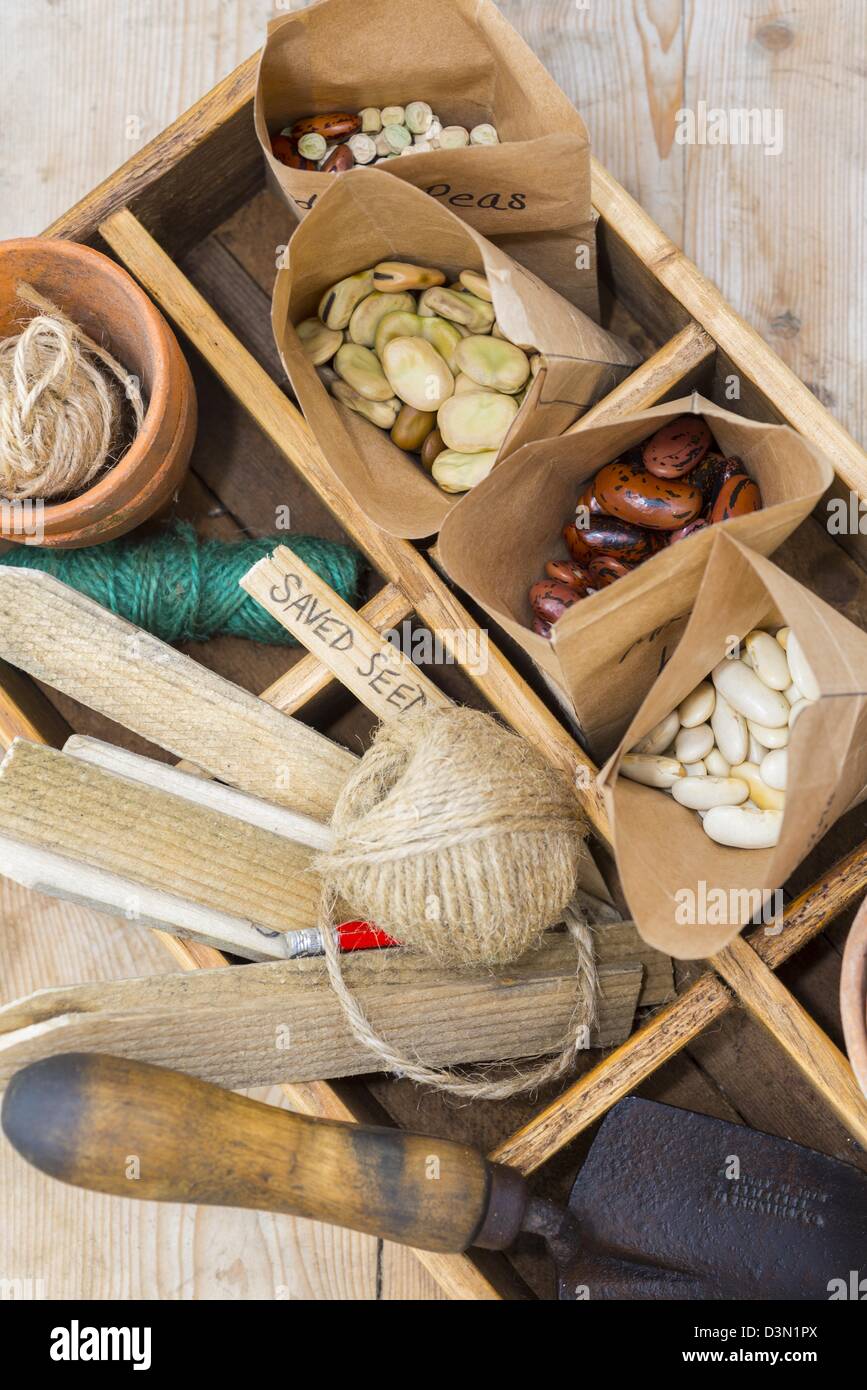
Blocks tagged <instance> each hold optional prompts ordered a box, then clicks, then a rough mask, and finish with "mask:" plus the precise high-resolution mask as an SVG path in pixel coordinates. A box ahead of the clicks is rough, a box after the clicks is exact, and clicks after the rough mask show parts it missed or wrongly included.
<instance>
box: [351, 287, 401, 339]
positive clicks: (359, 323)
mask: <svg viewBox="0 0 867 1390" xmlns="http://www.w3.org/2000/svg"><path fill="white" fill-rule="evenodd" d="M414 308H415V300H414V299H413V297H412V295H411V294H379V293H378V292H377V291H376V290H374V292H373V294H369V295H368V296H367V298H366V299H362V301H361V303H360V304H359V306H358V308H357V309H356V310H355V311H354V312H353V315H352V318H351V319H350V320H349V336H350V338H351V340H352V342H353V343H361V344H362V346H363V347H369V348H372V347H373V345H374V343H375V342H376V330H377V329H378V327H379V325H380V323H381V322H382V320H383V319H384V318H385V317H386V315H388V314H394V313H400V312H406V313H411V312H412V310H413V309H414Z"/></svg>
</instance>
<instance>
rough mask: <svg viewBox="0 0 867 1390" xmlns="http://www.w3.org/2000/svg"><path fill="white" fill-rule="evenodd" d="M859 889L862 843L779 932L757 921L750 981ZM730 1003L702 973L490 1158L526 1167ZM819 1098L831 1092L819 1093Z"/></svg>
mask: <svg viewBox="0 0 867 1390" xmlns="http://www.w3.org/2000/svg"><path fill="white" fill-rule="evenodd" d="M865 890H867V842H865V843H864V844H861V845H859V846H858V848H857V849H855V850H853V851H852V853H851V854H849V855H847V856H846V857H845V858H844V859H841V860H839V861H838V863H836V864H834V865H833V866H832V867H831V868H830V869H829V870H828V871H827V873H825V874H823V875H822V877H821V878H819V879H817V880H816V882H815V883H814V884H812V885H811V887H809V888H808V889H806V891H805V892H804V893H802V894H801V895H800V896H799V897H797V898H796V899H795V900H794V902H792V903H790V905H789V906H788V907H787V909H786V912H785V918H784V926H783V930H782V931H781V932H780V933H779V935H777V936H768V935H767V934H766V933H765V929H764V927H759V928H757V929H756V930H755V931H754V932H752V933H751V934H750V936H749V937H748V938H747V941H748V942H749V945H745V949H746V950H750V951H752V952H753V953H754V954H755V955H756V957H757V958H758V960H759V962H760V968H759V969H756V968H755V967H752V968H751V969H750V971H749V979H750V981H751V982H752V981H754V979H755V978H756V977H757V976H763V974H764V971H763V969H762V968H761V965H762V963H763V964H764V966H767V967H768V968H769V969H771V970H776V969H777V968H778V967H779V966H780V965H782V964H783V962H784V961H786V960H788V959H789V958H790V956H793V955H795V954H796V953H797V952H798V951H799V950H800V949H801V947H802V946H804V945H806V943H807V942H808V941H810V940H811V939H812V938H813V937H814V936H816V935H817V934H818V933H819V932H820V931H821V930H822V928H823V927H824V926H825V925H826V924H827V923H828V922H830V921H831V920H832V919H833V918H834V917H836V916H837V914H838V913H840V912H842V911H843V910H844V909H845V908H846V907H848V906H849V905H850V903H852V902H854V901H855V899H856V898H858V897H859V896H861V895H862V894H863V893H864V892H865ZM752 987H753V986H752V985H751V986H750V989H752ZM787 998H788V999H791V996H788V995H787ZM791 1002H792V1004H793V1005H794V1006H795V1008H796V1009H797V1008H798V1007H799V1006H798V1005H797V1004H796V1003H795V1001H794V1000H792V1001H791ZM733 1003H734V998H733V996H732V995H731V994H730V993H729V991H728V990H727V989H726V987H725V985H724V984H723V983H722V981H721V980H720V978H719V976H718V975H717V974H716V973H715V972H714V971H707V972H706V973H705V974H703V975H702V976H700V978H699V979H698V980H696V982H695V983H694V984H693V985H691V986H690V987H689V988H688V989H687V990H685V991H684V992H683V993H682V994H680V995H679V996H678V998H677V999H676V1000H675V1001H674V1003H672V1004H670V1005H669V1006H668V1007H667V1008H665V1009H662V1010H661V1011H660V1012H659V1013H657V1014H655V1015H654V1017H653V1018H652V1019H651V1020H650V1022H649V1023H647V1024H645V1026H644V1027H643V1028H641V1029H639V1030H638V1032H636V1033H633V1035H632V1037H631V1038H630V1039H629V1041H628V1042H626V1043H624V1044H623V1046H622V1047H619V1048H618V1049H617V1050H616V1051H615V1052H612V1053H611V1054H610V1056H608V1057H606V1058H605V1060H604V1061H603V1062H600V1064H599V1065H598V1066H596V1067H594V1068H593V1070H592V1071H589V1072H587V1074H586V1075H585V1076H582V1077H581V1079H580V1081H577V1082H576V1083H575V1085H574V1086H570V1087H569V1088H568V1090H566V1091H564V1092H563V1094H562V1095H561V1096H558V1097H557V1099H556V1100H555V1101H554V1102H553V1103H552V1104H551V1105H548V1106H545V1107H544V1109H543V1110H541V1111H540V1112H539V1114H538V1115H536V1116H534V1118H533V1119H532V1120H530V1122H529V1123H528V1124H526V1125H523V1126H522V1127H521V1129H519V1130H518V1131H517V1132H516V1133H515V1134H513V1135H511V1136H510V1138H508V1139H507V1140H505V1142H504V1143H502V1144H500V1145H499V1146H498V1148H497V1149H496V1150H495V1152H494V1153H493V1154H492V1155H491V1157H492V1158H495V1159H497V1160H498V1161H499V1162H501V1163H509V1164H512V1165H513V1166H514V1167H516V1168H519V1169H520V1170H521V1172H524V1173H531V1172H533V1171H534V1170H535V1169H536V1168H538V1167H540V1166H541V1165H542V1164H543V1163H545V1162H546V1161H547V1160H548V1159H549V1158H551V1157H552V1155H553V1154H555V1153H556V1152H557V1151H558V1150H559V1149H561V1148H562V1147H563V1145H564V1144H568V1143H569V1142H570V1140H572V1139H574V1138H575V1136H576V1135H577V1134H580V1133H581V1131H582V1130H584V1129H587V1127H588V1126H589V1125H591V1124H593V1122H594V1121H595V1120H598V1119H599V1118H600V1116H602V1115H604V1114H605V1112H606V1110H609V1109H610V1108H611V1106H612V1105H614V1104H616V1102H617V1101H618V1100H622V1098H623V1097H624V1096H626V1095H629V1094H630V1092H631V1091H634V1090H635V1089H636V1087H638V1086H640V1085H641V1083H642V1082H643V1081H646V1080H647V1078H648V1077H649V1076H650V1075H651V1074H652V1073H653V1072H654V1071H656V1069H657V1067H660V1066H662V1064H663V1063H664V1062H667V1061H668V1060H669V1059H670V1058H671V1057H674V1056H675V1055H676V1054H677V1053H678V1052H679V1051H680V1050H681V1049H682V1048H684V1047H685V1046H686V1044H687V1043H688V1042H690V1041H691V1040H692V1039H693V1038H696V1037H698V1035H699V1033H702V1032H703V1031H704V1030H705V1029H706V1028H709V1027H710V1026H711V1025H712V1024H713V1023H715V1022H717V1020H718V1019H720V1018H721V1017H722V1015H723V1014H724V1013H725V1012H726V1010H727V1009H728V1008H730V1007H731V1005H732V1004H733ZM787 1007H788V1005H787ZM758 1016H759V1015H758V1014H757V1017H758ZM761 1022H762V1023H763V1024H764V1026H765V1027H768V1026H769V1024H768V1021H767V1020H766V1019H764V1018H762V1019H761ZM776 1026H777V1025H776V1023H775V1024H774V1027H776ZM787 1050H788V1049H787ZM811 1079H812V1078H811ZM826 1099H830V1098H829V1097H827V1096H826Z"/></svg>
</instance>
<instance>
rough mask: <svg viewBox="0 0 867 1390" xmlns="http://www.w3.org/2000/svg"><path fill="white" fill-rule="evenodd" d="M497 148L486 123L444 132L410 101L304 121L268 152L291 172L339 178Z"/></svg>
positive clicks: (429, 110)
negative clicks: (364, 169)
mask: <svg viewBox="0 0 867 1390" xmlns="http://www.w3.org/2000/svg"><path fill="white" fill-rule="evenodd" d="M499 142H500V137H499V135H498V134H497V130H496V127H495V126H492V125H489V124H488V123H487V122H485V123H483V124H482V125H477V126H474V127H473V129H472V130H467V128H466V126H462V125H447V126H444V125H443V123H442V121H441V120H440V118H439V116H436V115H435V114H434V111H433V107H431V106H429V105H428V103H427V102H426V101H411V102H410V103H409V105H408V106H383V107H379V106H365V107H364V109H363V110H362V111H359V112H358V114H357V115H352V114H351V113H350V112H347V111H333V112H331V113H330V114H329V115H326V116H305V117H304V118H303V119H302V120H300V121H295V123H294V124H293V125H291V126H286V127H284V129H283V130H281V131H280V134H279V135H274V136H272V137H271V149H272V151H273V154H274V157H275V159H279V160H280V163H281V164H286V165H288V167H289V168H291V169H309V170H313V169H318V170H320V171H321V172H322V173H325V174H339V173H342V172H343V171H344V170H345V169H352V168H353V167H354V166H355V165H356V164H361V165H364V164H382V163H384V162H385V160H387V159H399V158H400V156H401V155H405V154H425V153H427V152H428V151H430V150H459V149H463V148H464V147H465V146H467V145H498V144H499Z"/></svg>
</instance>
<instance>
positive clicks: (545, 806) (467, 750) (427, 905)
mask: <svg viewBox="0 0 867 1390" xmlns="http://www.w3.org/2000/svg"><path fill="white" fill-rule="evenodd" d="M331 829H332V833H333V836H334V843H333V849H332V850H331V852H330V853H329V854H328V855H326V856H324V857H323V859H322V860H321V861H320V864H321V869H322V873H323V875H324V878H325V881H326V883H327V884H328V885H329V886H330V887H331V888H332V889H333V890H334V891H335V892H336V893H338V894H339V895H340V897H341V898H343V899H345V901H346V902H347V903H348V904H349V905H350V906H351V907H352V910H353V912H356V913H358V914H359V915H361V916H363V917H365V918H366V919H369V920H370V921H372V922H381V923H383V924H387V928H388V931H389V933H390V934H391V935H393V936H394V937H395V938H396V939H397V940H398V941H400V942H401V943H402V944H403V945H406V946H414V947H416V948H417V949H418V950H420V951H425V952H426V953H427V954H428V955H430V956H433V957H434V959H435V960H437V961H439V963H440V964H441V965H445V966H452V967H454V966H473V965H492V966H493V965H506V964H508V962H509V961H513V960H516V959H517V957H518V956H520V955H523V953H524V952H525V951H526V950H528V949H529V947H530V946H532V945H533V944H534V943H535V942H536V941H538V939H539V937H540V936H541V934H542V932H544V931H545V930H546V929H547V928H548V927H550V926H552V924H553V923H555V922H558V921H560V920H561V919H562V913H563V910H564V908H565V907H566V906H567V904H568V903H569V901H570V899H571V898H572V895H573V893H574V890H575V880H576V876H577V872H578V865H579V863H580V861H581V858H582V856H583V853H584V846H583V836H582V830H581V819H580V815H579V811H578V807H577V804H576V801H575V797H574V795H573V794H572V793H571V792H570V790H569V786H568V784H567V782H566V780H565V778H563V777H562V775H560V774H558V773H556V772H555V771H554V769H553V768H551V767H549V766H548V764H547V763H546V762H544V760H543V759H542V758H541V757H540V756H539V755H538V754H537V753H536V752H535V751H534V750H533V749H532V748H531V747H530V745H529V744H527V743H525V742H524V740H523V739H521V738H518V736H517V735H516V734H513V733H510V732H509V730H507V729H505V728H503V726H502V725H500V724H499V723H497V721H496V720H494V719H493V718H491V717H490V716H489V715H486V714H481V713H479V712H478V711H477V710H470V709H459V708H457V707H454V708H442V709H427V710H425V711H423V712H421V713H419V714H417V715H413V714H412V713H409V714H407V715H406V716H404V717H403V718H400V719H397V720H395V721H394V722H392V723H388V724H384V725H383V726H382V727H381V728H380V730H379V732H378V733H377V736H376V738H375V740H374V742H373V744H372V745H371V747H370V748H369V749H368V751H367V753H366V754H365V755H364V757H363V758H362V760H361V762H360V763H359V765H358V769H357V771H356V772H355V773H354V774H353V776H352V777H351V778H350V779H349V782H348V783H347V784H346V786H345V787H344V788H343V791H342V793H341V795H340V798H339V800H338V802H337V805H336V807H335V810H334V814H333V816H332V820H331Z"/></svg>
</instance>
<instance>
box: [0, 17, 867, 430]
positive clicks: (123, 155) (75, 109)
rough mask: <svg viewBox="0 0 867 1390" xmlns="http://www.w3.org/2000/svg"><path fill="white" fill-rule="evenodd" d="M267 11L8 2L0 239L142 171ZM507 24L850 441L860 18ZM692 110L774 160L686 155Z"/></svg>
mask: <svg viewBox="0 0 867 1390" xmlns="http://www.w3.org/2000/svg"><path fill="white" fill-rule="evenodd" d="M303 7H304V4H303V0H282V3H281V5H280V9H281V11H286V10H292V9H301V8H303ZM274 9H275V6H274V5H273V3H272V2H271V0H243V3H238V4H233V5H227V4H224V3H223V0H184V4H183V5H179V4H177V3H175V0H114V3H113V4H111V5H105V4H104V3H103V2H102V0H6V3H5V4H4V6H3V13H2V21H0V22H2V28H3V34H4V42H3V43H2V45H0V91H2V92H3V98H2V102H3V121H2V124H0V144H2V158H0V194H2V195H3V196H0V236H2V237H9V236H21V235H29V234H34V233H36V232H37V231H38V230H39V229H40V228H41V227H43V226H46V225H47V224H48V223H49V222H50V221H51V220H52V219H53V218H54V217H56V216H57V215H58V214H59V213H61V212H62V211H63V210H64V209H65V208H66V207H68V206H69V205H70V204H71V203H72V202H74V201H75V200H76V199H77V198H79V197H81V196H82V194H84V193H85V192H86V191H87V190H88V189H89V188H91V187H92V186H93V185H94V184H95V183H96V182H98V181H99V180H100V179H101V178H103V177H105V176H106V175H107V174H109V173H110V172H111V171H112V169H114V168H116V167H117V166H118V165H119V164H121V163H122V162H123V161H124V160H125V159H127V158H128V157H129V155H130V154H133V153H135V152H136V151H137V150H139V149H141V148H142V147H143V146H144V145H145V144H146V142H147V141H148V140H150V139H152V138H153V136H154V135H156V134H158V132H159V131H160V130H161V129H163V127H164V126H166V125H167V124H168V123H169V122H170V121H171V120H173V119H174V118H175V116H177V115H178V114H180V112H181V111H183V110H185V109H186V108H187V107H188V106H190V105H191V104H192V103H193V102H194V101H195V100H196V98H197V97H199V96H201V95H202V94H203V93H204V92H205V91H207V90H208V89H209V88H210V87H211V86H213V85H214V83H215V82H217V81H218V80H219V79H220V78H221V77H223V76H225V75H226V74H227V73H229V72H230V71H231V70H232V69H233V68H234V67H235V66H236V65H237V64H238V63H239V62H241V61H242V60H243V59H244V58H246V57H247V55H248V54H250V53H252V52H253V50H254V49H256V48H257V47H258V46H259V44H260V43H261V41H262V36H263V34H264V27H265V22H266V20H267V18H268V16H269V15H270V14H271V13H272V12H273V11H274ZM500 9H501V10H502V12H503V14H504V15H505V16H506V17H507V18H508V19H509V20H510V21H511V23H512V24H514V25H515V26H516V28H517V29H518V30H519V31H520V32H521V33H522V34H523V36H524V37H525V38H526V39H527V41H528V42H529V43H530V45H531V47H533V48H534V49H535V51H536V52H537V53H538V54H539V56H540V58H541V59H542V61H543V62H544V63H545V64H546V66H547V67H548V68H549V69H550V71H551V72H552V73H553V75H554V77H555V78H556V80H557V81H558V82H559V83H560V85H561V87H562V88H563V89H564V91H565V92H566V93H567V94H568V95H569V96H570V97H571V98H572V99H573V101H575V103H576V104H577V106H578V108H579V110H580V111H581V114H582V115H583V117H584V119H585V121H586V122H587V125H588V127H589V129H590V134H591V139H592V143H593V150H594V153H595V154H596V155H597V156H598V157H599V159H601V161H602V163H603V164H605V165H607V167H608V168H609V169H610V170H611V172H612V173H613V174H614V175H615V176H616V177H617V178H618V179H619V180H620V181H621V183H623V184H624V185H625V187H626V188H627V189H628V190H629V192H630V193H632V194H633V195H634V196H635V197H637V199H638V201H639V202H640V203H641V204H642V205H643V206H644V207H645V208H646V209H647V211H648V212H649V213H650V214H651V216H652V217H654V218H655V219H656V221H657V222H659V223H660V225H661V226H662V227H663V229H664V230H665V231H666V232H667V233H668V234H669V235H670V236H671V237H672V238H673V239H674V240H675V241H676V242H677V243H678V244H679V245H681V246H683V248H684V250H685V251H686V252H687V254H688V255H689V256H691V257H692V259H693V260H695V261H696V262H697V263H698V265H699V267H700V269H701V270H702V271H703V272H704V274H705V275H707V276H708V277H709V278H710V279H711V280H712V281H714V282H715V283H716V284H717V285H718V286H719V288H720V289H721V291H722V292H723V294H724V295H725V297H726V298H727V299H728V300H729V301H730V303H731V304H732V305H733V307H734V308H735V309H737V310H739V311H740V312H741V313H742V314H743V315H744V317H745V318H746V319H747V321H748V322H749V323H751V324H752V325H753V326H754V327H755V328H757V329H758V330H759V332H760V333H762V335H763V336H764V337H765V338H767V340H768V342H769V343H771V345H772V346H773V347H774V348H775V350H776V351H777V352H779V353H780V355H781V356H782V357H783V358H784V360H785V361H786V362H788V364H789V365H790V366H791V367H793V368H794V370H795V371H796V372H797V373H798V375H799V376H800V377H801V378H802V379H803V380H804V381H806V382H807V384H808V385H809V386H810V387H811V389H813V390H814V391H815V392H816V394H817V395H818V396H819V398H820V400H822V401H823V403H824V404H826V405H827V406H828V407H829V408H830V409H831V410H832V411H833V412H834V413H835V414H836V415H837V416H838V417H839V418H840V419H841V421H842V422H843V424H844V425H846V426H847V428H848V429H849V430H850V432H851V433H853V434H854V435H855V437H856V438H860V439H863V437H864V426H865V415H864V412H865V368H864V361H865V351H864V346H865V344H864V337H865V332H867V330H865V327H864V325H865V323H867V313H865V308H867V280H865V276H864V273H863V269H862V264H861V260H863V258H861V260H859V258H858V257H857V256H854V255H853V254H852V252H853V249H854V248H857V247H858V246H859V245H861V244H863V226H864V212H865V202H867V190H865V186H864V181H863V179H861V178H860V176H859V167H860V160H861V151H862V150H863V148H864V143H865V136H867V105H865V102H864V100H863V84H864V70H865V69H864V59H865V48H867V42H865V38H864V30H863V7H862V4H861V0H785V2H784V0H762V3H761V4H754V3H752V0H714V3H713V4H708V3H707V0H586V2H582V3H576V0H500ZM24 55H26V57H25V56H24ZM699 101H704V102H706V104H707V107H708V108H714V107H718V108H722V109H731V108H757V109H765V108H767V109H768V110H770V111H775V110H778V109H779V110H780V111H781V112H782V149H781V152H780V154H779V155H765V154H764V152H763V150H762V148H761V147H757V146H752V145H746V146H741V145H736V146H725V145H724V146H712V145H693V146H689V145H681V144H678V142H677V138H676V132H677V120H676V115H677V112H678V110H679V109H681V108H683V107H688V108H689V107H692V108H696V107H697V103H698V102H699ZM71 133H74V137H75V138H74V139H70V138H69V137H70V134H71Z"/></svg>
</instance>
